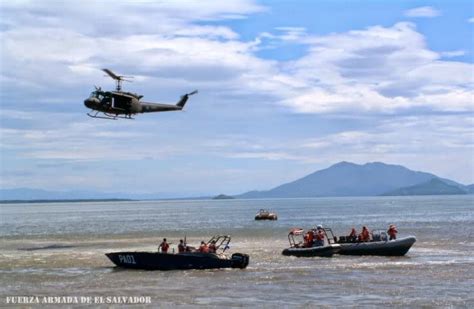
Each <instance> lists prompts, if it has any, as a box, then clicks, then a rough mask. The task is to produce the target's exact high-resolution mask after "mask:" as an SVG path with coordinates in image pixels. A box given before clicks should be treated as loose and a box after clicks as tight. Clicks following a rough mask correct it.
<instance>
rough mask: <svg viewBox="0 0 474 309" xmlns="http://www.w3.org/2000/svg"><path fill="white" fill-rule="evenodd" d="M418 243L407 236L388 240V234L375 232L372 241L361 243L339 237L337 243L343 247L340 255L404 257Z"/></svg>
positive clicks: (413, 238)
mask: <svg viewBox="0 0 474 309" xmlns="http://www.w3.org/2000/svg"><path fill="white" fill-rule="evenodd" d="M415 242H416V237H415V236H407V237H403V238H398V239H395V240H388V235H387V234H386V232H373V233H372V239H371V240H370V241H367V242H361V241H358V240H357V239H354V238H350V237H344V236H341V237H339V240H338V241H337V243H338V244H340V245H341V249H340V250H339V254H343V255H382V256H402V255H405V254H406V253H407V252H408V250H410V248H411V247H412V246H413V244H414V243H415Z"/></svg>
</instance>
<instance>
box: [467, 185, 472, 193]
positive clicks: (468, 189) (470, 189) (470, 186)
mask: <svg viewBox="0 0 474 309" xmlns="http://www.w3.org/2000/svg"><path fill="white" fill-rule="evenodd" d="M466 190H467V193H468V194H474V184H472V185H468V186H466Z"/></svg>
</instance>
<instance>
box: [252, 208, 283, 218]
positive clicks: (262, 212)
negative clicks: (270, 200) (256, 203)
mask: <svg viewBox="0 0 474 309" xmlns="http://www.w3.org/2000/svg"><path fill="white" fill-rule="evenodd" d="M255 220H278V216H277V214H276V213H274V212H270V211H268V210H266V209H260V210H259V212H258V213H257V214H256V215H255Z"/></svg>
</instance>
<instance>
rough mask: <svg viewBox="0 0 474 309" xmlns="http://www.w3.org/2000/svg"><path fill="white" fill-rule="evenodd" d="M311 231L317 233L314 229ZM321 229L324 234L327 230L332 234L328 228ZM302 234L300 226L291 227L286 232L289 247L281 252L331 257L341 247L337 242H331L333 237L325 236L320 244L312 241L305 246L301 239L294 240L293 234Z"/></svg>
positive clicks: (303, 255)
mask: <svg viewBox="0 0 474 309" xmlns="http://www.w3.org/2000/svg"><path fill="white" fill-rule="evenodd" d="M312 231H313V233H315V232H316V233H317V231H316V230H315V229H313V230H312ZM323 231H324V233H325V235H327V233H328V232H329V233H331V235H332V231H330V230H328V231H326V230H325V229H323ZM304 234H305V231H304V230H303V229H301V228H295V229H291V230H290V232H289V233H288V241H289V242H290V247H289V248H286V249H284V250H283V252H282V254H283V255H291V256H297V257H314V256H320V257H331V256H333V255H334V254H335V253H337V252H338V251H339V249H340V247H341V246H340V245H339V244H335V243H334V242H333V239H334V238H333V237H331V238H329V237H327V236H326V237H325V238H324V241H323V242H322V243H321V244H318V243H314V244H311V245H310V246H307V244H305V243H304V242H303V241H299V239H298V240H295V236H302V235H304Z"/></svg>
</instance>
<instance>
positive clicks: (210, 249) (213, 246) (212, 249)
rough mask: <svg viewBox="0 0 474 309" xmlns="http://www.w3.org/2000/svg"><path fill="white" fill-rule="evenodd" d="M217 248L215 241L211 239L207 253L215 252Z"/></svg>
mask: <svg viewBox="0 0 474 309" xmlns="http://www.w3.org/2000/svg"><path fill="white" fill-rule="evenodd" d="M216 251H217V248H216V241H215V240H213V241H211V244H210V245H209V253H216Z"/></svg>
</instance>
